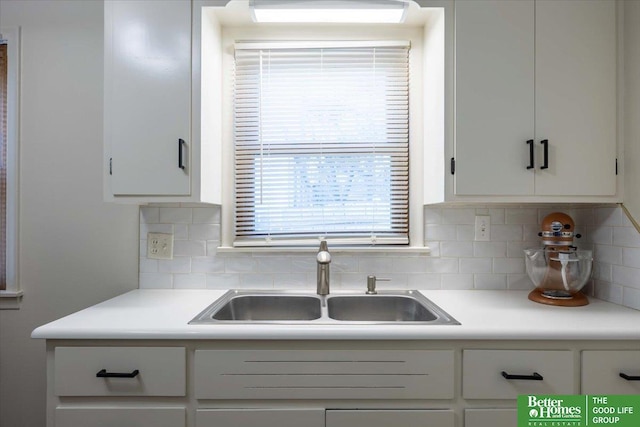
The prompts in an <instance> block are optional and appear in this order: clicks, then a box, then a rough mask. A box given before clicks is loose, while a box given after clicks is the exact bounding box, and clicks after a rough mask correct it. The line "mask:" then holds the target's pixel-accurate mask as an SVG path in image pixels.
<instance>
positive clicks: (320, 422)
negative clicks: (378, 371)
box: [196, 408, 325, 427]
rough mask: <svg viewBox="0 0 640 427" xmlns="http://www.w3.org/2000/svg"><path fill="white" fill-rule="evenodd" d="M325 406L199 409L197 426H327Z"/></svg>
mask: <svg viewBox="0 0 640 427" xmlns="http://www.w3.org/2000/svg"><path fill="white" fill-rule="evenodd" d="M324 413H325V410H324V408H311V409H307V408H301V409H252V408H247V409H198V410H197V411H196V427H268V426H269V427H270V426H273V427H302V426H304V427H325V424H324Z"/></svg>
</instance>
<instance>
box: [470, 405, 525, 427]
mask: <svg viewBox="0 0 640 427" xmlns="http://www.w3.org/2000/svg"><path fill="white" fill-rule="evenodd" d="M517 424H518V411H517V410H516V409H465V411H464V427H515V426H516V425H517Z"/></svg>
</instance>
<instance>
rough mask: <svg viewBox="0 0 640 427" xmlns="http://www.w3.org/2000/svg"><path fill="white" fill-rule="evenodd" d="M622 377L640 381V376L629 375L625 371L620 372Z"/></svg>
mask: <svg viewBox="0 0 640 427" xmlns="http://www.w3.org/2000/svg"><path fill="white" fill-rule="evenodd" d="M620 378H624V379H625V380H627V381H640V376H635V375H627V374H625V373H624V372H620Z"/></svg>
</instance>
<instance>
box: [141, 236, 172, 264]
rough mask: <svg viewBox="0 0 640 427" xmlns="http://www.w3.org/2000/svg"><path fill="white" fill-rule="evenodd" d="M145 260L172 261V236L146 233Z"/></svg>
mask: <svg viewBox="0 0 640 427" xmlns="http://www.w3.org/2000/svg"><path fill="white" fill-rule="evenodd" d="M147 258H149V259H173V234H167V233H147Z"/></svg>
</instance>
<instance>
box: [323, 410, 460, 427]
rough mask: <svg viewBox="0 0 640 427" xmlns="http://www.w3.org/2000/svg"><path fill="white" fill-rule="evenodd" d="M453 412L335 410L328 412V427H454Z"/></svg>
mask: <svg viewBox="0 0 640 427" xmlns="http://www.w3.org/2000/svg"><path fill="white" fill-rule="evenodd" d="M454 425H455V414H454V413H453V411H451V410H435V409H434V410H353V411H349V410H345V411H342V410H333V411H327V425H326V427H389V426H402V427H425V426H438V427H453V426H454Z"/></svg>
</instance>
